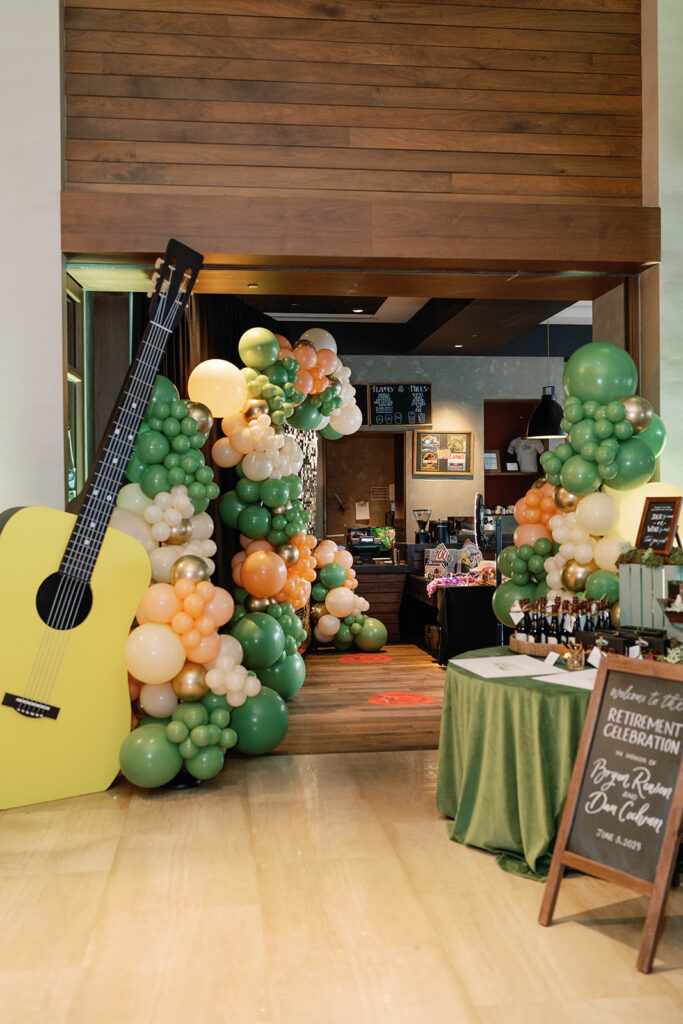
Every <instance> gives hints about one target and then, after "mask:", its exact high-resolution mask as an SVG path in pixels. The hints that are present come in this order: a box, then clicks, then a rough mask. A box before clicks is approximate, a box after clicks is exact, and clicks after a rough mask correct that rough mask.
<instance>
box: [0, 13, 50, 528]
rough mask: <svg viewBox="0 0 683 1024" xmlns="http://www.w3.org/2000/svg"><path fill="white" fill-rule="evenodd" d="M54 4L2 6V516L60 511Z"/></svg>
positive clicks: (0, 320) (0, 57) (0, 55)
mask: <svg viewBox="0 0 683 1024" xmlns="http://www.w3.org/2000/svg"><path fill="white" fill-rule="evenodd" d="M60 6H61V5H60V3H59V0H21V2H20V3H8V4H5V5H4V6H3V18H2V31H0V95H2V97H3V106H4V109H3V118H2V125H3V139H2V145H1V146H0V182H1V185H2V187H0V225H2V235H1V237H2V244H1V245H0V275H1V276H0V280H1V281H2V296H3V304H2V312H1V313H0V332H1V334H0V352H1V358H2V375H1V378H0V438H1V441H0V444H1V445H2V472H0V510H2V509H3V508H7V507H9V506H13V505H53V506H56V507H60V508H63V507H64V429H63V423H64V358H63V337H64V333H63V311H62V257H61V248H62V247H61V234H60V212H59V193H60V188H61V73H60Z"/></svg>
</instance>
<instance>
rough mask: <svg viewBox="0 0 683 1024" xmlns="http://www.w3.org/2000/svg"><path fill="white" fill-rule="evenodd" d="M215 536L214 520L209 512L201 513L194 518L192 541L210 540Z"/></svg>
mask: <svg viewBox="0 0 683 1024" xmlns="http://www.w3.org/2000/svg"><path fill="white" fill-rule="evenodd" d="M211 536H213V519H212V518H211V516H210V515H209V513H208V512H200V513H199V515H196V516H192V539H193V540H208V539H209V537H211Z"/></svg>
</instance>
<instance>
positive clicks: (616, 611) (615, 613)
mask: <svg viewBox="0 0 683 1024" xmlns="http://www.w3.org/2000/svg"><path fill="white" fill-rule="evenodd" d="M609 613H610V615H611V616H612V622H613V623H614V625H615V626H620V625H621V603H620V602H619V601H615V602H614V604H613V605H612V607H611V608H610V610H609Z"/></svg>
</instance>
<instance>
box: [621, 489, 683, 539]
mask: <svg viewBox="0 0 683 1024" xmlns="http://www.w3.org/2000/svg"><path fill="white" fill-rule="evenodd" d="M605 493H606V494H609V495H610V497H611V498H613V499H614V501H615V502H616V503H617V508H618V518H617V521H616V523H615V525H614V529H613V530H611V531H610V532H611V533H612V534H616V535H617V536H619V537H624V538H625V539H626V540H628V541H629V543H630V544H631V545H632V546H635V543H636V537H637V536H638V527H639V526H640V520H641V517H642V515H643V508H644V506H645V499H646V498H674V497H677V496H678V495H683V489H682V488H681V487H678V486H677V485H676V484H667V483H652V482H651V483H649V484H644V485H643V486H642V487H636V488H635V490H633V491H617V490H610V489H609V488H606V489H605Z"/></svg>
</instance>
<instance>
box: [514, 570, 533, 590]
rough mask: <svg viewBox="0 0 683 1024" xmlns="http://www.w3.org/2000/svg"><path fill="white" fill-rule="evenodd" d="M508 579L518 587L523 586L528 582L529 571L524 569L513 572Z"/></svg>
mask: <svg viewBox="0 0 683 1024" xmlns="http://www.w3.org/2000/svg"><path fill="white" fill-rule="evenodd" d="M510 579H511V580H512V582H513V583H516V584H517V586H518V587H523V586H524V585H525V584H527V583H528V582H529V573H528V572H527V571H526V570H525V571H524V572H513V573H512V575H511V577H510Z"/></svg>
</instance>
